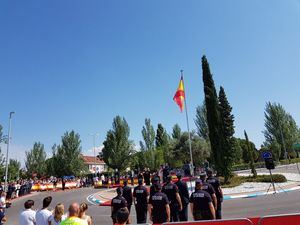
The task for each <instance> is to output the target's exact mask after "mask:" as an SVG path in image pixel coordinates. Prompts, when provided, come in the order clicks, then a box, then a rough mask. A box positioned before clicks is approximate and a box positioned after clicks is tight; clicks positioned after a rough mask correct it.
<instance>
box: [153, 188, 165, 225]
mask: <svg viewBox="0 0 300 225" xmlns="http://www.w3.org/2000/svg"><path fill="white" fill-rule="evenodd" d="M149 204H151V205H152V207H153V208H152V221H153V224H162V223H165V222H167V211H166V205H167V204H169V200H168V197H167V196H166V195H165V194H164V193H161V192H157V193H155V194H154V195H153V196H151V198H150V199H149Z"/></svg>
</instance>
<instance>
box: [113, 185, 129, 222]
mask: <svg viewBox="0 0 300 225" xmlns="http://www.w3.org/2000/svg"><path fill="white" fill-rule="evenodd" d="M122 194H123V189H122V188H121V187H118V188H117V196H116V197H114V198H113V199H112V200H111V218H112V220H113V224H115V223H116V222H117V220H116V218H117V212H118V210H119V209H121V208H124V207H127V201H126V199H125V198H124V197H123V196H122Z"/></svg>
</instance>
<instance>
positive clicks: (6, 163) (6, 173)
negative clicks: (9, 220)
mask: <svg viewBox="0 0 300 225" xmlns="http://www.w3.org/2000/svg"><path fill="white" fill-rule="evenodd" d="M14 113H15V112H10V113H9V125H8V140H7V150H6V160H5V161H6V162H5V183H4V191H5V192H7V176H8V152H9V144H10V133H11V117H12V115H13V114H14Z"/></svg>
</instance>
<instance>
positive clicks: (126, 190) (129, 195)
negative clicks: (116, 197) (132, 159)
mask: <svg viewBox="0 0 300 225" xmlns="http://www.w3.org/2000/svg"><path fill="white" fill-rule="evenodd" d="M127 184H128V183H127V179H126V180H124V181H123V185H124V186H123V194H122V196H123V197H124V198H125V199H126V201H127V209H128V211H129V213H130V210H131V205H132V190H131V187H129V186H128V185H127Z"/></svg>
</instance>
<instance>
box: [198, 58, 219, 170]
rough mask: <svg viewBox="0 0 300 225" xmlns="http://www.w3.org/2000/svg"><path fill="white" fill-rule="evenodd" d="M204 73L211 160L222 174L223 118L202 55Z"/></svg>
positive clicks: (206, 62) (206, 63) (207, 67)
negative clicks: (221, 118)
mask: <svg viewBox="0 0 300 225" xmlns="http://www.w3.org/2000/svg"><path fill="white" fill-rule="evenodd" d="M202 73H203V83H204V95H205V106H206V112H207V125H208V130H209V140H210V145H211V161H212V162H213V165H214V167H215V169H216V170H217V172H218V174H222V172H223V167H222V161H223V160H224V159H223V158H222V155H221V152H222V145H223V137H222V136H221V135H220V132H221V120H220V113H219V103H218V96H217V92H216V88H215V84H214V80H213V77H212V74H211V72H210V68H209V64H208V61H207V59H206V57H205V56H203V57H202Z"/></svg>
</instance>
